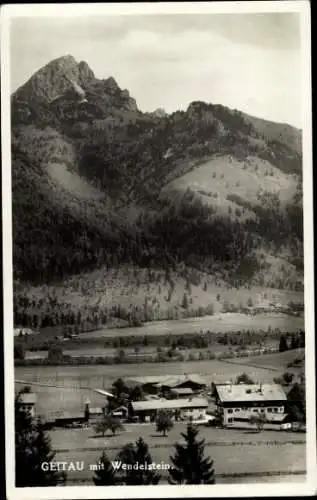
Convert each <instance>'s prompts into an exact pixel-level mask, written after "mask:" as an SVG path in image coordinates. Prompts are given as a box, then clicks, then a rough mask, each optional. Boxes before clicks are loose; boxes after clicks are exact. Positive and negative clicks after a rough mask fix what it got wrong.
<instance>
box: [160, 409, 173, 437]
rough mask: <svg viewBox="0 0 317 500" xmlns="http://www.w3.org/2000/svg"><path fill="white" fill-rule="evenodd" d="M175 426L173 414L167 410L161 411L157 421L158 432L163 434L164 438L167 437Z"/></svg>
mask: <svg viewBox="0 0 317 500" xmlns="http://www.w3.org/2000/svg"><path fill="white" fill-rule="evenodd" d="M173 426H174V424H173V420H172V416H171V413H170V412H168V411H166V410H161V411H159V412H158V415H157V419H156V430H157V432H162V433H163V436H166V434H167V432H168V431H170V430H171V429H172V428H173Z"/></svg>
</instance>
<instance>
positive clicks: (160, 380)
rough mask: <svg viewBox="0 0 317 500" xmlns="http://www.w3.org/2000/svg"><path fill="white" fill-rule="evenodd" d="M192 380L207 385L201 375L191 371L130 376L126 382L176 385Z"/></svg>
mask: <svg viewBox="0 0 317 500" xmlns="http://www.w3.org/2000/svg"><path fill="white" fill-rule="evenodd" d="M188 380H190V381H191V382H194V383H196V384H199V385H206V381H205V380H203V379H202V378H200V376H199V375H197V374H195V373H190V374H188V375H156V376H144V377H129V378H127V379H124V383H126V382H127V381H130V382H131V381H133V382H135V383H137V384H139V385H144V384H153V385H160V386H161V385H164V386H167V387H172V386H173V387H176V386H177V385H180V384H183V383H184V382H187V381H188Z"/></svg>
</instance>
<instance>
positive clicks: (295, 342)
mask: <svg viewBox="0 0 317 500" xmlns="http://www.w3.org/2000/svg"><path fill="white" fill-rule="evenodd" d="M297 347H299V341H298V337H297V335H295V333H293V334H292V340H291V349H297Z"/></svg>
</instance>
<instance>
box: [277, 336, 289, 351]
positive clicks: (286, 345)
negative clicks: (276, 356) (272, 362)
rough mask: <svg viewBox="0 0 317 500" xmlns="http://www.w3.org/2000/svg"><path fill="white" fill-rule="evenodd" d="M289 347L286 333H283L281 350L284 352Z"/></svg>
mask: <svg viewBox="0 0 317 500" xmlns="http://www.w3.org/2000/svg"><path fill="white" fill-rule="evenodd" d="M287 349H288V344H287V339H286V335H281V337H280V344H279V351H280V352H284V351H287Z"/></svg>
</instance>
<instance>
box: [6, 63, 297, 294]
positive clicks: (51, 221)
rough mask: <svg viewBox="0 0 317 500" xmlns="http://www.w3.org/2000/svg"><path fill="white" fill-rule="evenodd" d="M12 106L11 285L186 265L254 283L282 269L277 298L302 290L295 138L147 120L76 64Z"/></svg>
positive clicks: (259, 126)
mask: <svg viewBox="0 0 317 500" xmlns="http://www.w3.org/2000/svg"><path fill="white" fill-rule="evenodd" d="M11 103H12V186H13V234H14V272H15V279H16V280H19V281H20V282H22V283H23V282H26V281H30V282H33V283H37V284H43V283H49V282H52V281H56V280H57V281H58V280H63V279H65V278H66V277H67V276H70V275H73V274H78V273H81V272H85V271H92V270H95V269H97V268H101V267H102V268H104V267H105V266H106V267H117V266H119V265H121V264H128V265H129V266H135V265H137V266H140V267H150V268H151V267H157V268H160V269H165V270H166V269H170V268H173V269H176V267H177V266H178V265H180V264H182V265H185V266H189V267H192V268H196V269H199V270H201V271H204V272H208V273H211V274H212V273H213V272H214V271H215V269H217V272H218V271H219V270H222V271H221V272H223V276H224V277H225V279H227V280H228V279H229V280H236V281H237V280H238V282H240V283H248V284H252V283H253V284H254V283H255V284H258V282H259V276H260V275H262V276H263V273H264V274H265V272H266V270H267V272H269V273H270V275H272V276H274V269H273V270H272V266H273V268H274V265H275V264H274V262H276V261H279V262H280V261H281V260H280V259H282V260H283V262H284V264H285V266H286V267H285V273H284V275H285V276H284V278H285V279H284V278H283V279H281V277H280V275H279V280H280V281H278V280H277V281H276V283H275V286H277V287H279V288H283V287H287V288H290V289H293V290H301V289H302V286H303V284H302V283H303V280H302V270H303V245H302V194H301V177H302V173H301V172H302V153H301V132H300V131H299V130H297V129H294V128H293V127H291V126H289V125H284V124H276V123H272V122H267V121H265V120H261V119H258V118H254V117H251V116H248V115H245V114H243V113H241V112H239V111H236V110H230V109H228V108H226V107H225V106H222V105H214V104H206V103H203V102H193V103H191V104H190V105H189V106H188V108H187V110H186V111H176V112H175V113H172V114H169V115H168V114H166V113H165V112H154V113H143V112H141V111H140V110H139V109H138V108H137V104H136V102H135V101H134V99H133V98H132V97H131V96H130V95H129V92H128V91H127V90H121V89H120V87H119V86H118V84H117V83H116V81H115V80H114V79H113V78H112V77H110V78H108V79H105V80H100V79H97V78H95V76H94V74H93V72H92V70H91V69H90V68H89V66H88V65H87V63H84V62H80V63H77V62H76V61H75V59H74V58H73V57H72V56H65V57H62V58H59V59H57V60H54V61H51V62H50V63H49V64H48V65H46V66H45V67H43V68H41V69H40V70H39V71H38V72H37V73H36V74H35V75H33V76H32V77H31V79H30V80H29V81H28V82H26V83H25V85H23V86H22V87H21V88H19V89H18V90H17V91H16V92H15V94H14V95H13V96H12V99H11ZM195 176H196V177H195ZM233 179H234V181H233ZM248 183H249V184H248ZM260 255H262V257H260ZM272 259H273V260H272ZM274 259H276V260H274ZM268 262H270V264H268ZM279 265H280V264H279ZM263 266H264V267H263ZM265 266H266V267H265ZM287 266H291V267H287ZM290 269H292V272H291V273H290ZM287 275H288V276H287ZM289 276H291V279H289ZM287 277H288V280H286V278H287ZM273 285H274V278H273Z"/></svg>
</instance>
